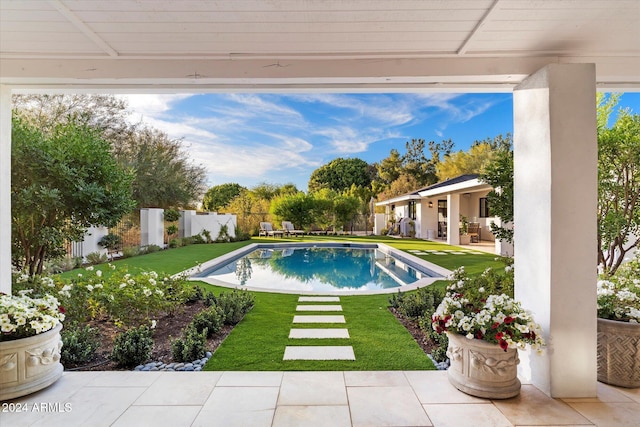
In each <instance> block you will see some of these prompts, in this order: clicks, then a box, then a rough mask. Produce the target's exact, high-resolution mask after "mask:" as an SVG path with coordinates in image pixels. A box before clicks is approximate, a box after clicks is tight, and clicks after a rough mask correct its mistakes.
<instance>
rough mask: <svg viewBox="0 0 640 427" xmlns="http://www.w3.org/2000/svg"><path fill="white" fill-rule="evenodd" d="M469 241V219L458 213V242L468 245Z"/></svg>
mask: <svg viewBox="0 0 640 427" xmlns="http://www.w3.org/2000/svg"><path fill="white" fill-rule="evenodd" d="M470 243H471V236H469V219H468V218H467V217H466V216H464V215H460V244H461V245H468V244H470Z"/></svg>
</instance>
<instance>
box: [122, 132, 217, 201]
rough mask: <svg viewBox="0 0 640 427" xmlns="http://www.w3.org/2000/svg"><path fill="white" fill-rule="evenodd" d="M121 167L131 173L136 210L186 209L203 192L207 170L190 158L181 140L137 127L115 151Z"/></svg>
mask: <svg viewBox="0 0 640 427" xmlns="http://www.w3.org/2000/svg"><path fill="white" fill-rule="evenodd" d="M116 158H117V160H118V162H119V163H120V164H122V165H123V166H124V167H126V168H129V169H131V170H132V171H133V173H134V179H133V183H132V189H133V198H134V200H136V207H138V208H144V207H158V208H163V209H167V208H172V207H187V206H190V205H192V204H193V203H194V202H195V201H196V200H198V199H199V198H200V196H201V194H202V192H203V191H204V182H205V179H206V170H205V168H204V167H202V166H198V165H195V164H193V163H192V162H191V160H190V159H189V155H188V152H186V151H185V150H184V149H183V148H182V140H180V139H171V138H169V136H168V135H167V134H166V133H164V132H161V131H159V130H156V129H152V128H139V129H137V130H136V131H135V132H133V133H131V134H130V135H129V136H128V137H127V138H126V140H125V141H123V142H121V143H120V145H119V148H118V150H117V151H116Z"/></svg>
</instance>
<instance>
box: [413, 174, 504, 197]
mask: <svg viewBox="0 0 640 427" xmlns="http://www.w3.org/2000/svg"><path fill="white" fill-rule="evenodd" d="M489 190H491V186H490V185H489V184H485V183H483V182H481V181H480V180H478V179H477V178H474V179H470V180H468V181H463V182H459V183H456V184H451V185H443V186H441V187H438V188H434V189H431V190H429V189H427V190H424V191H420V192H418V194H419V195H420V197H423V198H428V197H435V196H440V195H442V194H458V193H475V192H479V191H489Z"/></svg>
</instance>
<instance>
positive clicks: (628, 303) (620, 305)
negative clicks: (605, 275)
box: [598, 278, 640, 323]
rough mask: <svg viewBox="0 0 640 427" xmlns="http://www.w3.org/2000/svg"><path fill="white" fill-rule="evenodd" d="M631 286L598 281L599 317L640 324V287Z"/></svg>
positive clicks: (609, 281) (633, 284)
mask: <svg viewBox="0 0 640 427" xmlns="http://www.w3.org/2000/svg"><path fill="white" fill-rule="evenodd" d="M612 279H613V278H612ZM613 280H615V279H613ZM629 285H630V286H626V287H625V286H624V285H622V284H621V283H620V281H618V283H616V282H614V281H612V280H598V317H600V318H603V319H609V320H620V321H628V322H631V323H640V286H639V285H638V284H635V283H631V284H629ZM634 291H635V292H634Z"/></svg>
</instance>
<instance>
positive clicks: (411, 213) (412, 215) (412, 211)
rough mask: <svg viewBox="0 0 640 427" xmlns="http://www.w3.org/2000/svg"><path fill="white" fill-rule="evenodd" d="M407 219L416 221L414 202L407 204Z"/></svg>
mask: <svg viewBox="0 0 640 427" xmlns="http://www.w3.org/2000/svg"><path fill="white" fill-rule="evenodd" d="M409 218H411V219H413V220H415V219H416V202H415V201H414V200H412V201H410V202H409Z"/></svg>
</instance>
